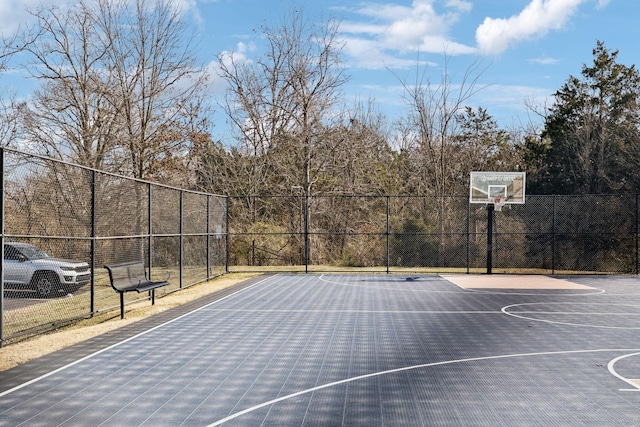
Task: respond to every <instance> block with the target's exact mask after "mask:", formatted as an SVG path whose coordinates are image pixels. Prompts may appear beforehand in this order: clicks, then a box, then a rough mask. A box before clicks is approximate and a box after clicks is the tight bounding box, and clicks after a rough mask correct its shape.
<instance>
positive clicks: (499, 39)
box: [476, 0, 606, 55]
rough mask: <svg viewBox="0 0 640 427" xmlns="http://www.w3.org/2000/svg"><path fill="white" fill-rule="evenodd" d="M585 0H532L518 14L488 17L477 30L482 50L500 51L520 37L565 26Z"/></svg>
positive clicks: (535, 34) (601, 1)
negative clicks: (499, 17)
mask: <svg viewBox="0 0 640 427" xmlns="http://www.w3.org/2000/svg"><path fill="white" fill-rule="evenodd" d="M585 1H586V0H532V1H531V3H529V4H528V5H527V6H526V7H525V8H524V9H523V10H522V12H520V14H519V15H516V16H512V17H510V18H506V19H494V18H485V20H484V22H483V23H482V24H481V25H480V26H479V27H478V29H477V30H476V41H477V43H478V48H479V49H480V51H481V52H483V53H486V54H489V55H497V54H500V53H502V52H504V51H505V50H507V49H508V48H509V47H510V46H511V45H513V44H515V43H517V42H519V41H522V40H527V39H531V38H535V37H541V36H544V35H545V34H546V33H547V32H549V31H551V30H559V29H562V28H563V27H564V26H565V24H566V23H567V21H568V20H569V19H570V18H571V16H572V15H573V14H574V13H575V12H576V10H577V9H578V6H580V4H582V3H584V2H585ZM599 1H600V3H603V1H606V0H599Z"/></svg>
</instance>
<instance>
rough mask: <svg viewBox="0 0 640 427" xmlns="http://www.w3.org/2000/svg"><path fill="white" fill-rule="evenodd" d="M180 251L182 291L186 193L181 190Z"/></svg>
mask: <svg viewBox="0 0 640 427" xmlns="http://www.w3.org/2000/svg"><path fill="white" fill-rule="evenodd" d="M179 221H180V248H179V249H178V250H179V251H180V255H179V257H178V258H179V259H180V289H182V276H183V274H182V273H183V272H184V268H183V262H184V191H183V190H180V220H179Z"/></svg>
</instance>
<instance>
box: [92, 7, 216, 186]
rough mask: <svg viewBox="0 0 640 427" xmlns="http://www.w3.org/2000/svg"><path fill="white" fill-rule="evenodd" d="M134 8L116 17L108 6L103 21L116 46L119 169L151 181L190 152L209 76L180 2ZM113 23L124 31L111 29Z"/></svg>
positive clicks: (122, 10)
mask: <svg viewBox="0 0 640 427" xmlns="http://www.w3.org/2000/svg"><path fill="white" fill-rule="evenodd" d="M100 1H101V3H102V4H104V5H111V4H112V3H114V2H115V1H116V0H100ZM129 3H130V2H125V1H122V0H121V1H120V2H119V3H116V5H117V6H118V7H117V8H116V9H115V11H114V12H111V13H107V11H108V10H109V8H107V7H105V6H103V7H102V8H101V10H102V11H104V13H103V14H102V16H101V17H100V19H101V21H102V22H103V26H104V31H105V32H107V31H108V33H107V34H108V39H109V44H110V46H111V49H110V50H109V64H110V65H111V67H112V68H111V70H112V71H113V75H114V88H113V91H112V97H111V101H112V106H113V107H114V108H115V109H116V111H117V117H118V119H119V123H120V124H121V125H122V129H123V132H122V133H120V134H119V135H118V136H119V143H118V146H119V147H120V148H121V149H122V155H123V160H124V162H122V163H121V164H120V165H119V168H121V169H123V172H127V173H130V174H132V175H133V176H134V177H136V178H151V177H154V176H156V175H157V173H158V171H159V170H161V169H163V166H164V165H166V164H167V163H166V161H167V160H170V162H172V161H173V160H175V156H176V155H180V153H186V152H187V151H188V149H189V148H190V138H189V133H190V132H192V131H193V124H194V123H195V122H197V121H198V120H194V118H193V117H194V115H198V114H200V113H201V112H203V111H204V110H205V107H204V99H205V98H204V96H205V90H206V83H207V75H206V73H205V72H204V69H203V67H201V66H200V64H199V63H198V61H197V57H196V51H195V42H194V40H195V39H194V33H192V32H191V30H190V29H189V27H188V26H187V24H186V23H185V22H184V21H183V20H182V14H181V11H180V9H179V8H178V7H177V5H176V4H175V3H174V2H172V1H171V0H160V1H154V2H151V1H148V0H136V1H135V2H134V3H133V5H130V4H129ZM113 19H116V20H117V24H118V25H111V26H108V23H109V22H111V21H112V20H113ZM204 130H205V129H204V128H203V129H200V131H204Z"/></svg>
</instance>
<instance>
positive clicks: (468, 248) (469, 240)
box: [467, 199, 471, 274]
mask: <svg viewBox="0 0 640 427" xmlns="http://www.w3.org/2000/svg"><path fill="white" fill-rule="evenodd" d="M470 272H471V203H470V202H469V200H468V199H467V274H469V273H470Z"/></svg>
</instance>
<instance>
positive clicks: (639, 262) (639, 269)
mask: <svg viewBox="0 0 640 427" xmlns="http://www.w3.org/2000/svg"><path fill="white" fill-rule="evenodd" d="M639 208H640V207H639V206H638V194H637V193H636V212H635V216H636V232H635V239H634V240H635V243H636V248H635V249H636V274H638V273H640V254H639V253H638V249H639V248H638V233H640V223H639V221H640V218H638V209H639Z"/></svg>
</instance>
